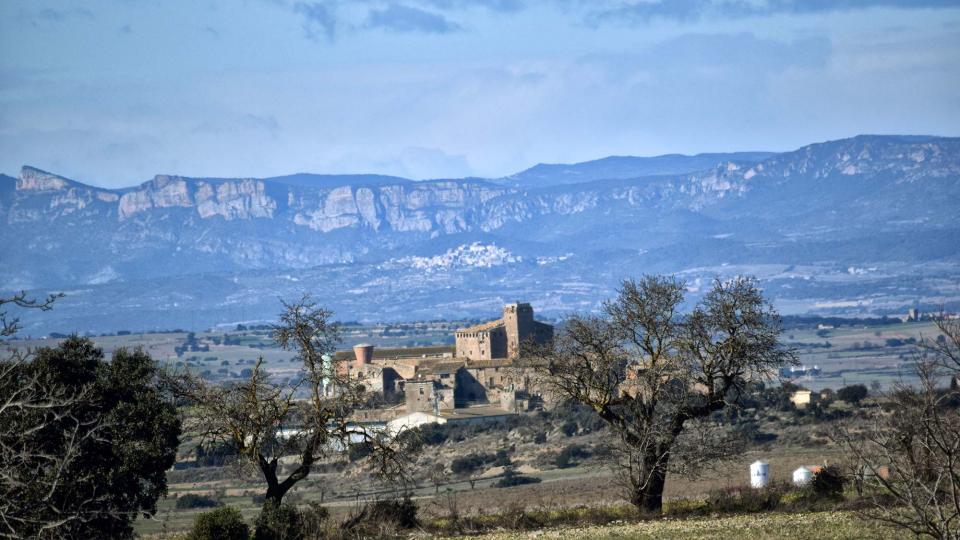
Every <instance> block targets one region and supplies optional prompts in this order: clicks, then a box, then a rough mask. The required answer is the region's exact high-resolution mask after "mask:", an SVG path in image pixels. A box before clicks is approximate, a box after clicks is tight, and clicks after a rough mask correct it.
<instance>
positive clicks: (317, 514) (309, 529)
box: [300, 502, 330, 538]
mask: <svg viewBox="0 0 960 540" xmlns="http://www.w3.org/2000/svg"><path fill="white" fill-rule="evenodd" d="M300 517H301V518H302V519H303V534H304V537H305V538H326V535H325V533H324V530H325V526H326V524H327V522H328V521H330V511H329V510H328V509H327V507H326V506H321V505H320V503H316V502H313V503H310V505H309V506H308V507H307V508H304V509H302V510H300Z"/></svg>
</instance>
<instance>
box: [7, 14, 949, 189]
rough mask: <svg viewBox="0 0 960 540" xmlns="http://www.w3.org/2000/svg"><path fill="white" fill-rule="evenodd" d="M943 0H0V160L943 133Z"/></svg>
mask: <svg viewBox="0 0 960 540" xmlns="http://www.w3.org/2000/svg"><path fill="white" fill-rule="evenodd" d="M958 126H960V0H953V1H945V0H834V1H828V0H807V1H792V0H729V1H727V0H676V1H657V0H632V1H626V0H623V1H621V0H609V1H607V0H593V1H587V0H543V1H533V0H472V1H471V0H395V1H394V0H351V1H347V0H339V1H338V0H321V1H286V0H246V1H242V0H234V1H229V2H227V1H204V0H194V1H176V0H167V1H163V2H148V1H145V0H92V1H85V2H70V1H61V2H45V1H41V0H31V1H23V2H18V1H12V0H6V1H4V2H3V3H2V4H0V172H5V173H7V174H16V173H17V171H18V170H19V168H20V166H21V165H23V164H30V165H34V166H37V167H40V168H43V169H47V170H51V171H55V172H58V173H60V174H63V175H66V176H69V177H72V178H77V179H80V180H83V181H86V182H89V183H92V184H97V185H102V186H111V187H118V186H128V185H133V184H137V183H140V182H142V181H145V180H147V179H149V178H151V177H152V176H153V175H154V174H157V173H171V174H182V175H188V176H259V177H262V176H270V175H279V174H288V173H293V172H300V171H309V172H321V173H344V172H376V173H384V174H395V175H401V176H409V177H413V178H434V177H458V176H467V175H478V176H501V175H506V174H510V173H513V172H516V171H518V170H521V169H524V168H526V167H529V166H531V165H533V164H535V163H538V162H573V161H583V160H587V159H594V158H598V157H603V156H607V155H614V154H615V155H625V154H628V155H655V154H662V153H671V152H678V153H697V152H707V151H733V150H787V149H792V148H795V147H798V146H801V145H804V144H807V143H810V142H816V141H822V140H829V139H837V138H842V137H847V136H852V135H855V134H859V133H912V134H936V135H958V134H960V129H958Z"/></svg>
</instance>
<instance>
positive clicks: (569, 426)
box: [560, 420, 578, 437]
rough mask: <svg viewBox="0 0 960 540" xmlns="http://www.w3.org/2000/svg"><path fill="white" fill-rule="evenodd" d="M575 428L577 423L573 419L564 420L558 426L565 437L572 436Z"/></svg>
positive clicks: (575, 431) (575, 430)
mask: <svg viewBox="0 0 960 540" xmlns="http://www.w3.org/2000/svg"><path fill="white" fill-rule="evenodd" d="M577 429H578V428H577V423H576V422H574V421H573V420H570V421H568V422H564V423H563V425H562V426H560V431H562V432H563V434H564V435H566V436H567V437H572V436H574V435H575V434H576V433H577Z"/></svg>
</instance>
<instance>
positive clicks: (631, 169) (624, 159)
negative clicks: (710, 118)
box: [502, 152, 776, 187]
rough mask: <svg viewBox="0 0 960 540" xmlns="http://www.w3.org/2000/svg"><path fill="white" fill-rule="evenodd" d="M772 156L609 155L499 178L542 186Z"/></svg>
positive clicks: (670, 171) (543, 165) (684, 170)
mask: <svg viewBox="0 0 960 540" xmlns="http://www.w3.org/2000/svg"><path fill="white" fill-rule="evenodd" d="M774 155H776V154H775V153H773V152H729V153H707V154H697V155H694V156H688V155H683V154H664V155H661V156H653V157H634V156H610V157H606V158H602V159H596V160H593V161H585V162H582V163H573V164H546V163H541V164H539V165H535V166H533V167H531V168H529V169H527V170H525V171H522V172H519V173H517V174H514V175H511V176H508V177H506V178H503V179H502V181H503V182H504V183H507V184H510V185H514V186H517V187H543V186H548V185H563V184H578V183H582V182H591V181H594V180H621V179H627V178H640V177H643V176H662V175H667V174H685V173H691V172H696V171H702V170H706V169H710V168H712V167H714V166H716V165H717V164H719V163H725V162H728V161H733V162H738V163H743V164H751V163H757V162H759V161H763V160H765V159H767V158H769V157H771V156H774Z"/></svg>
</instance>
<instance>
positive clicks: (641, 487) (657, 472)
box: [630, 463, 667, 514]
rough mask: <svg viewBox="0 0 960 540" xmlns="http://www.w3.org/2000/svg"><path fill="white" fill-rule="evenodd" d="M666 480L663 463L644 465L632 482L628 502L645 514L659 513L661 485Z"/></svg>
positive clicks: (661, 497)
mask: <svg viewBox="0 0 960 540" xmlns="http://www.w3.org/2000/svg"><path fill="white" fill-rule="evenodd" d="M666 481H667V471H666V464H665V463H659V464H656V465H651V466H650V467H649V468H648V467H644V468H643V470H642V471H640V475H639V478H637V479H636V482H635V484H634V486H635V487H634V490H633V493H632V494H631V496H630V503H631V504H633V505H634V506H636V507H637V508H638V509H639V510H640V511H642V512H643V513H645V514H659V513H660V512H661V511H662V510H663V487H664V485H665V484H666Z"/></svg>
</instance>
